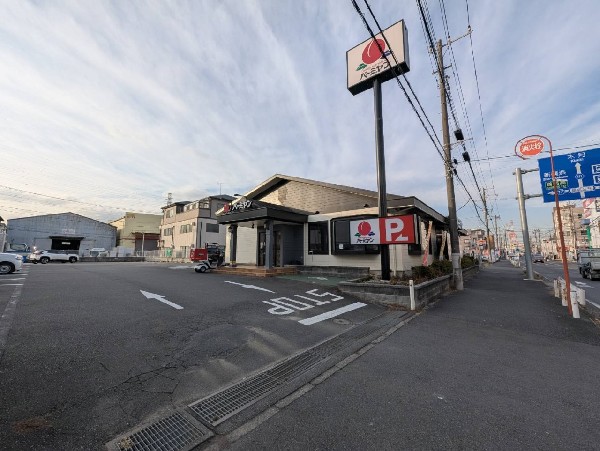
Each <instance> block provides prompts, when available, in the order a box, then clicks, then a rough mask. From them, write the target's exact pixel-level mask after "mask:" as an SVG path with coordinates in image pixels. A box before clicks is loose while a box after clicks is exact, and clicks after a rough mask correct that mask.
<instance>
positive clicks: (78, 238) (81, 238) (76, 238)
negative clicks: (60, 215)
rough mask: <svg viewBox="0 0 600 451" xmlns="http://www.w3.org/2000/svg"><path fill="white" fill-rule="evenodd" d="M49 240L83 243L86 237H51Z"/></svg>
mask: <svg viewBox="0 0 600 451" xmlns="http://www.w3.org/2000/svg"><path fill="white" fill-rule="evenodd" d="M48 238H50V239H53V240H70V241H77V240H79V241H81V240H83V239H85V237H84V236H64V235H50V236H49V237H48Z"/></svg>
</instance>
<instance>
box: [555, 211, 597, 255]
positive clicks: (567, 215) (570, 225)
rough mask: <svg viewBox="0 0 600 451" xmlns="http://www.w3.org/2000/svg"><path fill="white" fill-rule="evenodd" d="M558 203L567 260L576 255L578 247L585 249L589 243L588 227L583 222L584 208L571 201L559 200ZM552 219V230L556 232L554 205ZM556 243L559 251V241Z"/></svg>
mask: <svg viewBox="0 0 600 451" xmlns="http://www.w3.org/2000/svg"><path fill="white" fill-rule="evenodd" d="M559 205H560V217H561V221H562V229H563V236H564V239H565V248H566V249H565V250H566V252H567V257H568V258H569V260H573V259H575V258H576V256H577V250H578V249H585V248H588V247H589V245H590V241H589V238H588V227H587V226H586V225H584V224H583V215H584V209H583V207H578V206H576V204H575V203H573V202H561V203H560V204H559ZM552 220H553V222H554V230H556V231H557V232H558V216H557V212H556V207H554V208H553V209H552ZM557 244H558V245H557V251H558V253H560V252H561V248H560V241H558V243H557Z"/></svg>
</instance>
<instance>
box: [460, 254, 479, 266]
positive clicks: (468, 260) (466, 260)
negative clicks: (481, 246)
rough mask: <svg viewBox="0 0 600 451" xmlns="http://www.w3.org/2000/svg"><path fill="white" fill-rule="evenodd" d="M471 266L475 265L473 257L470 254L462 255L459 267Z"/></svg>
mask: <svg viewBox="0 0 600 451" xmlns="http://www.w3.org/2000/svg"><path fill="white" fill-rule="evenodd" d="M471 266H475V259H474V258H473V257H471V256H470V255H463V257H462V258H461V259H460V267H461V268H463V269H465V268H470V267H471Z"/></svg>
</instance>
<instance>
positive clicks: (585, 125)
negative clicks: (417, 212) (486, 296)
mask: <svg viewBox="0 0 600 451" xmlns="http://www.w3.org/2000/svg"><path fill="white" fill-rule="evenodd" d="M357 3H358V5H359V6H360V7H361V9H362V10H363V12H365V14H366V15H367V18H368V19H369V23H370V24H371V26H373V27H374V26H375V25H374V22H373V21H372V19H370V16H369V15H368V11H367V9H366V6H365V4H364V1H363V0H357ZM442 4H443V5H444V7H445V11H446V14H447V23H448V30H449V33H450V35H451V36H452V38H457V37H459V36H462V35H463V34H465V33H466V30H467V25H468V21H467V9H466V6H467V3H466V2H465V1H464V0H445V1H444V2H443V3H440V1H439V0H438V1H435V0H434V1H429V2H428V5H429V13H430V16H431V20H432V23H433V30H434V32H435V36H436V38H443V39H444V40H446V37H445V35H446V33H445V31H444V25H443V21H442V17H443V15H442V10H441V5H442ZM369 5H370V6H371V8H372V10H373V12H374V13H375V15H376V17H377V19H378V21H379V23H380V25H381V26H382V27H383V28H385V27H388V26H389V25H391V24H393V23H395V22H396V21H398V20H400V19H404V20H405V22H406V25H407V28H408V32H409V52H410V63H411V70H410V72H409V73H408V74H407V78H408V80H409V81H410V83H411V85H412V87H413V89H414V91H415V92H416V94H417V96H418V98H419V100H420V102H421V104H422V105H423V107H424V109H425V111H426V113H427V115H428V117H429V119H430V120H431V122H432V124H433V125H434V127H435V128H436V131H437V133H438V135H440V136H441V119H440V102H439V95H438V88H437V83H436V79H435V76H434V75H433V74H432V72H433V68H432V63H431V60H430V57H429V55H428V52H427V45H426V43H425V37H424V33H423V30H422V25H421V21H420V18H419V11H418V8H417V2H416V1H394V2H389V1H385V0H371V1H369ZM468 6H469V13H470V24H471V26H472V28H473V33H472V35H471V38H472V44H473V47H471V40H470V39H469V37H465V38H463V39H460V40H458V41H456V42H454V43H453V44H452V53H453V56H454V61H452V60H451V54H450V53H446V55H445V58H446V62H447V64H450V63H453V65H452V68H450V69H448V75H449V76H450V85H451V88H452V96H453V99H454V100H455V104H456V105H457V118H458V122H459V124H460V126H461V127H462V129H463V131H465V135H466V137H467V138H471V140H470V141H468V150H469V152H470V154H471V158H472V159H483V160H484V161H479V162H476V163H474V169H475V174H476V176H477V179H478V182H479V184H480V186H481V187H485V188H486V192H487V194H488V197H489V199H490V202H489V205H490V207H491V209H492V211H491V215H492V216H493V215H500V217H501V220H500V225H503V224H506V223H508V222H509V221H511V220H512V221H513V222H514V224H515V226H516V228H519V227H520V225H519V216H518V209H517V203H516V201H515V200H514V197H515V195H516V194H515V191H516V190H515V179H514V176H513V175H512V172H513V171H514V168H516V167H519V166H520V167H523V168H533V167H535V166H536V163H535V162H531V161H529V162H522V161H521V160H519V159H517V158H516V157H509V158H498V159H492V160H488V161H485V159H486V158H488V157H492V158H494V157H500V156H506V155H510V154H512V153H513V151H514V146H515V143H516V142H517V141H518V140H519V139H520V138H522V137H524V136H527V135H531V134H543V135H545V136H548V137H549V138H550V139H551V140H552V142H553V144H554V147H555V148H572V147H574V146H589V148H592V147H600V144H598V143H600V128H599V127H598V124H599V123H600V89H599V88H598V86H599V85H598V80H600V58H598V55H600V32H599V31H598V26H597V23H596V22H597V18H598V17H600V3H599V2H597V1H595V0H590V1H583V0H575V1H572V2H565V1H557V0H550V1H527V2H522V1H517V0H515V1H510V0H503V1H501V2H498V1H477V2H475V1H471V2H469V4H468ZM367 37H368V34H367V31H366V30H365V28H364V26H363V24H362V21H361V19H360V17H359V16H358V15H357V13H356V11H355V10H354V8H353V7H352V4H351V2H350V0H348V1H343V0H323V1H308V0H307V1H298V0H262V1H250V0H224V1H216V0H211V1H198V0H194V1H166V0H161V1H135V0H132V1H127V2H122V1H114V2H108V1H98V0H94V1H92V0H82V1H71V2H69V1H55V2H38V1H35V2H27V1H22V0H7V1H4V2H3V15H2V19H0V57H1V58H2V70H1V71H0V105H1V107H2V108H1V109H0V114H1V118H2V120H1V121H0V136H1V137H2V139H1V140H0V154H1V155H2V158H1V160H0V216H2V217H3V218H4V219H10V218H16V217H24V216H32V215H38V214H46V213H60V212H66V211H72V212H76V213H79V214H82V215H84V216H89V217H92V218H95V219H99V220H111V219H116V218H118V217H120V216H122V215H123V214H124V212H125V211H138V212H145V213H160V207H161V206H163V205H164V204H165V199H166V196H167V193H169V192H170V193H173V199H174V200H194V199H198V198H200V197H203V196H206V195H209V194H218V193H219V191H221V192H222V193H225V194H233V193H243V192H245V191H247V190H249V189H250V188H252V187H254V186H255V185H257V184H258V183H260V182H262V181H264V180H265V179H267V178H269V177H270V176H271V175H273V174H276V173H281V174H287V175H293V176H298V177H306V178H310V179H315V180H322V181H326V182H330V183H339V184H346V185H351V186H356V187H360V188H366V189H373V190H375V189H376V180H377V179H376V169H375V144H374V119H373V96H372V91H366V92H364V93H362V94H359V95H357V96H352V95H351V94H350V93H349V92H348V90H347V88H346V63H345V55H346V50H348V49H350V48H352V47H354V46H355V45H357V44H358V43H360V42H362V41H364V40H366V39H367ZM471 50H473V53H474V56H475V63H476V68H477V74H478V79H479V87H480V95H481V103H480V102H479V96H478V92H477V88H476V81H475V78H474V70H473V60H472V55H471ZM457 74H458V77H457ZM457 79H459V80H460V86H461V88H462V91H460V92H459V90H458V89H457ZM461 96H462V97H461ZM461 98H464V106H465V108H464V109H463V106H462V102H461V101H460V100H461ZM480 105H481V110H482V112H483V121H482V118H481V114H480ZM383 106H384V117H383V121H384V135H385V153H386V167H387V183H388V191H389V192H391V193H395V194H400V195H415V196H417V197H419V198H421V199H422V200H423V201H425V202H427V203H428V204H429V205H431V206H432V207H434V208H436V209H437V210H438V211H440V212H441V213H443V214H447V203H446V191H445V180H444V175H443V165H442V161H441V159H440V157H439V156H438V154H437V153H436V151H435V149H434V147H433V145H432V143H431V141H430V140H429V138H428V136H427V134H426V133H425V131H424V129H423V128H422V126H421V124H420V122H419V120H418V118H417V117H416V115H415V113H414V112H413V110H412V108H411V107H410V105H409V104H408V103H407V101H406V100H405V98H404V95H403V94H402V92H401V90H400V89H399V87H398V85H397V84H396V83H395V82H394V81H390V82H387V83H386V84H384V86H383ZM464 110H466V112H467V116H468V119H467V118H466V117H465V114H464ZM483 124H485V134H484V131H483V130H484V127H483ZM450 127H451V130H453V128H454V125H453V124H451V126H450ZM584 148H585V147H584ZM563 152H566V150H565V151H563ZM461 153H462V151H461V150H460V148H459V147H456V148H455V150H454V156H455V157H456V158H457V159H458V160H459V161H461V160H462V158H461V156H460V155H461ZM458 172H459V175H460V176H461V178H462V179H463V180H464V182H465V184H466V186H467V189H468V190H469V191H470V193H471V195H472V196H473V197H474V198H475V200H479V196H478V194H477V190H476V187H475V184H474V182H473V177H472V175H471V174H470V171H469V170H468V168H467V167H466V166H465V165H464V164H459V166H458ZM525 190H526V192H528V193H530V194H534V193H539V192H540V188H539V178H538V176H537V174H530V175H526V176H525ZM456 193H457V205H458V207H462V206H463V205H465V203H467V201H468V196H467V194H466V193H465V192H464V190H463V189H462V188H461V187H460V186H459V185H458V184H457V186H456ZM528 214H529V222H530V224H529V225H530V228H537V227H539V228H546V229H547V228H549V227H551V204H543V203H542V202H541V201H540V200H539V199H536V200H530V201H528ZM459 219H461V220H462V222H463V224H464V226H466V227H481V223H480V222H479V219H478V217H477V215H476V213H475V210H474V208H473V206H472V205H470V204H467V205H466V206H464V207H463V208H461V209H460V211H459Z"/></svg>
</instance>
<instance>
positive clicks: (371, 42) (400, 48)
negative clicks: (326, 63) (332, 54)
mask: <svg viewBox="0 0 600 451" xmlns="http://www.w3.org/2000/svg"><path fill="white" fill-rule="evenodd" d="M388 44H389V47H388ZM346 67H347V82H348V90H349V91H350V92H351V93H352V95H356V94H358V93H360V92H363V91H365V90H367V89H370V88H371V86H372V84H373V80H372V79H373V78H375V77H378V78H380V79H381V81H382V82H384V81H387V80H391V79H392V78H394V77H395V76H397V75H401V74H403V73H406V72H408V71H409V70H410V68H409V63H408V31H407V30H406V26H405V25H404V21H403V20H401V21H399V22H396V23H395V24H394V25H392V26H391V27H389V28H386V29H385V30H383V34H382V33H379V34H377V35H375V39H368V40H366V41H364V42H363V43H361V44H359V45H357V46H356V47H354V48H353V49H351V50H348V51H347V52H346Z"/></svg>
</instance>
